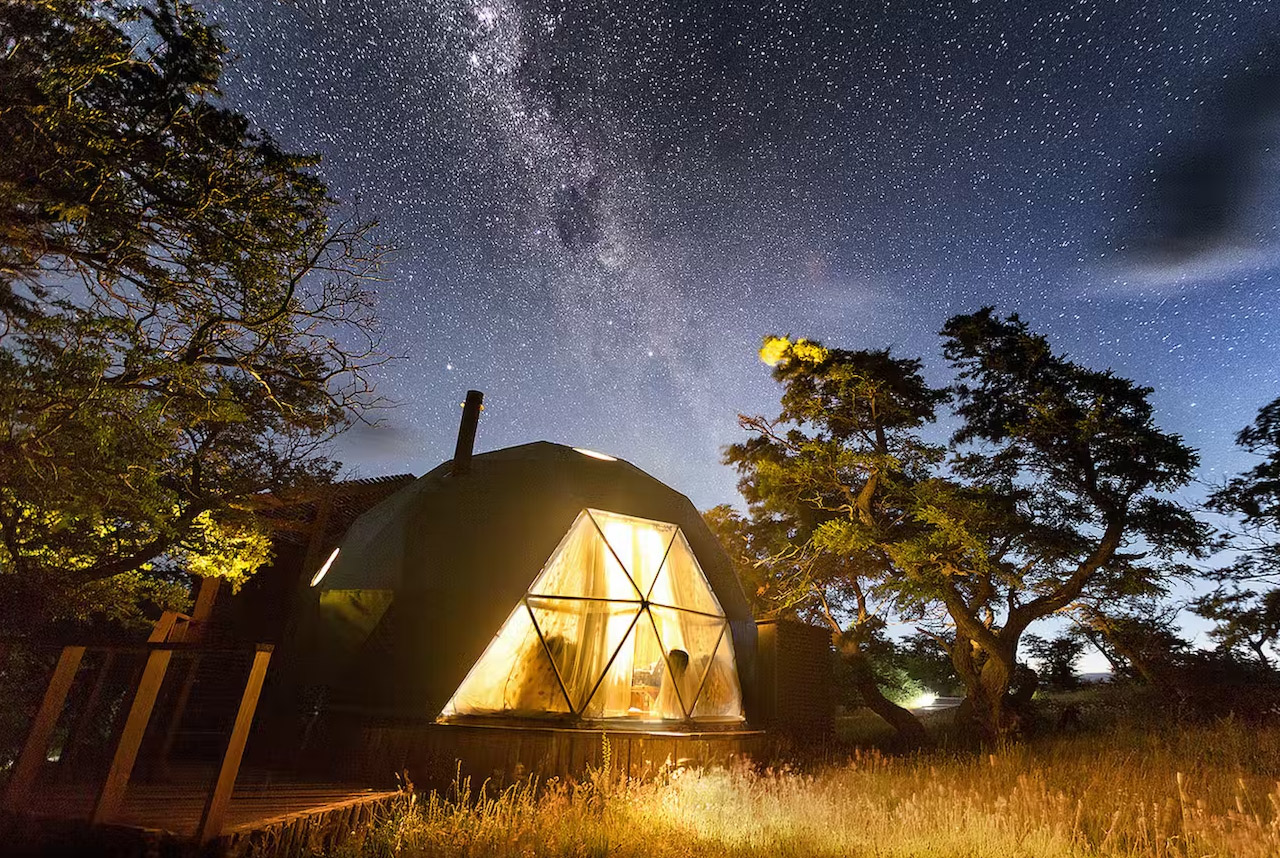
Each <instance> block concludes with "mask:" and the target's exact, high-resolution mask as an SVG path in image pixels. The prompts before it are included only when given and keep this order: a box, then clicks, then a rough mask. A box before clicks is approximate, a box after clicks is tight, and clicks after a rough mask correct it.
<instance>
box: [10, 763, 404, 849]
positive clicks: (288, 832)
mask: <svg viewBox="0 0 1280 858" xmlns="http://www.w3.org/2000/svg"><path fill="white" fill-rule="evenodd" d="M210 777H212V772H207V773H195V772H192V773H187V774H186V775H185V776H184V777H182V778H181V779H177V780H174V781H173V782H167V783H131V784H129V788H128V790H127V792H126V793H125V797H124V801H123V803H122V804H121V807H120V810H119V812H118V814H117V815H116V816H115V817H114V819H113V820H112V821H111V822H110V823H108V824H105V825H99V826H90V825H89V819H90V817H91V815H92V811H93V802H94V798H95V796H96V787H95V785H94V784H57V783H53V784H47V783H46V784H40V785H39V789H38V791H37V794H36V797H35V800H33V801H32V802H31V803H30V804H29V805H28V806H27V807H26V808H25V809H24V810H23V811H22V812H21V814H18V815H11V816H10V817H9V818H8V819H6V820H4V825H2V826H0V829H4V832H3V833H4V834H6V835H15V836H16V840H10V841H9V843H10V845H16V846H18V847H19V853H18V854H31V855H35V854H61V853H62V852H64V851H65V850H66V849H69V848H74V849H76V850H92V851H93V852H103V853H106V854H112V855H141V854H154V853H155V852H156V849H157V847H159V848H160V850H161V851H162V852H163V853H164V854H175V855H182V854H191V855H194V854H200V855H204V856H208V855H241V854H248V853H265V854H271V855H294V854H308V853H309V852H311V851H313V850H315V849H318V848H332V847H333V846H336V845H338V844H339V843H341V842H343V841H344V840H345V839H346V838H348V837H350V836H351V835H352V833H353V832H356V833H357V836H359V833H360V832H359V831H358V830H359V829H360V828H361V827H362V824H363V823H367V822H370V821H372V820H373V819H374V818H375V817H376V816H377V815H379V814H381V813H384V812H387V811H389V810H390V809H391V808H392V807H393V806H394V804H395V803H396V802H398V801H399V800H400V798H401V796H403V793H401V792H399V791H397V790H386V789H372V788H370V787H367V786H363V785H359V784H343V783H326V782H321V781H312V780H303V779H299V778H297V777H296V776H288V775H278V774H275V773H271V772H265V771H254V770H244V771H241V773H240V778H239V780H238V781H237V783H236V785H235V789H234V790H233V792H232V794H231V800H230V802H229V804H228V806H227V810H226V815H225V823H224V826H223V829H222V834H221V835H220V836H219V837H218V838H217V839H216V840H215V841H214V842H213V843H210V844H207V845H206V846H205V847H203V848H201V847H200V845H199V843H198V842H197V840H196V834H197V832H198V828H199V824H200V820H201V816H202V814H203V812H204V806H205V802H206V801H207V799H208V794H209V786H208V779H209V778H210ZM264 847H265V848H264Z"/></svg>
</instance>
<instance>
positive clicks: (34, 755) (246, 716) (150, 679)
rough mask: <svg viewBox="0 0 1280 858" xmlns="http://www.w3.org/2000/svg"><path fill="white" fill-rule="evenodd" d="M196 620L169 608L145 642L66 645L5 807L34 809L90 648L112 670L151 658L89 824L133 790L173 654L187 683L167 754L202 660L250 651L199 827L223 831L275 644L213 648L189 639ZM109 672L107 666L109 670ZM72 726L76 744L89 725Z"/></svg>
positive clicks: (91, 699)
mask: <svg viewBox="0 0 1280 858" xmlns="http://www.w3.org/2000/svg"><path fill="white" fill-rule="evenodd" d="M195 626H196V623H195V622H194V621H192V620H191V618H190V617H186V616H184V615H181V614H172V615H171V614H169V613H166V615H165V617H163V618H162V619H161V621H160V622H158V623H157V624H156V628H155V629H154V630H153V632H152V635H151V639H150V640H149V641H148V642H147V643H146V644H144V645H135V646H92V647H88V646H68V647H64V648H63V649H62V652H61V654H60V655H59V657H58V661H57V664H56V666H55V667H54V669H53V675H52V677H51V678H50V680H49V684H48V686H47V688H46V689H45V693H44V697H43V699H42V700H41V702H40V706H39V708H38V710H37V711H36V714H35V717H34V719H33V720H32V722H31V729H30V731H29V732H28V733H27V737H26V741H25V742H24V743H23V746H22V750H21V752H20V753H19V756H18V759H17V762H16V764H15V765H14V767H13V770H12V772H11V774H10V778H9V783H8V785H7V787H6V789H5V793H4V797H3V802H2V806H3V808H4V810H6V811H9V812H14V813H20V812H22V811H23V810H24V809H25V808H27V807H29V806H30V803H31V802H32V801H33V800H34V798H35V792H36V787H37V783H38V780H39V776H40V773H41V771H42V769H43V768H44V767H45V765H46V763H47V760H48V752H49V746H50V740H51V739H52V738H53V736H54V730H55V727H56V726H57V724H58V721H59V719H60V718H61V717H62V714H63V710H64V709H65V708H66V703H67V695H68V693H69V692H70V690H71V687H72V685H73V683H74V681H75V678H76V675H77V673H78V672H79V671H80V667H81V664H82V662H83V661H84V659H85V655H86V653H89V652H101V653H102V654H103V658H104V664H105V665H106V666H107V667H108V668H109V666H110V664H111V663H112V661H113V660H115V659H117V658H119V657H120V656H122V655H135V656H136V655H143V656H145V663H144V664H143V667H142V670H141V673H140V675H139V677H138V680H137V683H136V687H135V688H134V690H133V697H132V701H131V703H130V704H129V710H128V716H127V717H126V718H125V721H124V724H123V727H122V728H121V730H120V732H119V735H118V739H117V740H116V743H115V750H114V752H113V753H112V756H111V762H110V765H109V767H108V768H107V773H106V776H105V777H104V778H103V779H102V782H101V784H100V785H99V786H98V788H97V792H96V797H95V799H94V801H93V806H92V811H91V813H90V822H92V823H93V824H95V825H99V824H104V823H110V822H112V821H114V820H116V819H117V818H118V816H119V814H120V810H121V807H122V805H123V803H124V799H125V794H126V792H127V791H128V788H129V780H130V778H131V776H132V775H133V771H134V766H135V764H136V763H137V760H138V752H139V750H140V748H141V747H142V742H143V738H144V736H145V735H146V733H147V727H148V725H149V724H150V723H151V720H152V714H153V711H154V709H155V706H156V698H157V696H158V695H159V693H160V689H161V686H162V685H163V683H164V680H165V676H166V674H167V673H168V671H169V667H170V662H171V661H172V659H173V656H174V655H175V654H183V655H187V656H190V659H191V660H190V661H189V662H188V669H187V672H186V675H185V676H184V677H183V679H182V683H183V684H182V687H181V689H180V691H179V693H178V698H177V704H176V707H175V714H174V715H172V716H171V717H170V723H169V724H168V725H167V729H166V733H165V736H164V743H163V745H164V751H165V752H166V753H167V752H168V750H169V747H170V745H171V743H172V737H173V731H174V730H175V729H176V726H177V721H178V720H180V719H181V717H182V712H183V709H184V708H185V706H186V698H187V695H188V694H189V693H190V689H191V684H192V677H193V676H194V670H195V667H196V665H198V664H199V660H200V659H207V658H208V657H210V656H214V655H220V654H221V655H227V654H236V653H239V654H244V655H250V656H251V662H250V665H249V671H248V678H247V679H246V681H245V684H244V689H243V691H242V692H241V693H240V699H239V705H238V707H237V709H236V713H235V718H234V721H233V723H232V725H231V730H230V735H229V737H228V739H227V743H226V745H225V747H223V749H222V752H221V754H220V761H219V764H218V768H217V773H216V776H215V777H214V779H213V782H212V786H211V788H210V790H209V793H208V796H207V798H206V800H205V804H204V810H203V812H202V814H201V817H200V821H199V824H198V826H197V829H196V832H195V837H196V839H197V840H198V841H199V842H200V843H206V842H208V841H209V840H212V839H214V838H216V837H217V836H218V835H220V834H221V833H222V829H223V822H224V820H225V818H226V811H227V806H228V803H229V802H230V799H231V792H232V789H233V787H234V786H235V782H236V776H237V774H238V773H239V770H240V762H241V760H242V759H243V756H244V749H245V744H246V742H247V740H248V737H249V728H250V727H251V726H252V724H253V716H254V712H255V710H256V709H257V705H258V697H259V695H260V694H261V691H262V683H263V680H264V679H265V677H266V673H267V666H268V664H269V663H270V660H271V652H272V647H271V645H269V644H256V645H251V646H247V647H246V646H241V647H209V646H205V645H203V644H201V643H198V642H188V641H186V640H185V639H186V638H188V637H195V635H192V634H191V632H192V630H193V628H194V627H195ZM104 673H105V671H104ZM103 681H104V677H103V676H102V675H99V677H98V679H97V681H96V682H95V683H94V684H93V686H92V688H91V690H90V692H89V696H88V701H87V703H86V705H84V706H82V707H81V713H80V718H79V722H83V721H85V720H86V719H88V718H90V717H91V716H92V711H93V706H94V703H95V702H96V698H97V695H98V694H99V693H100V691H101V688H102V683H103ZM79 722H78V723H77V724H76V725H75V726H74V727H73V728H72V733H73V741H71V742H69V744H68V747H69V748H74V747H75V742H74V733H75V732H77V731H79V730H81V729H82V728H83V726H84V725H83V723H79Z"/></svg>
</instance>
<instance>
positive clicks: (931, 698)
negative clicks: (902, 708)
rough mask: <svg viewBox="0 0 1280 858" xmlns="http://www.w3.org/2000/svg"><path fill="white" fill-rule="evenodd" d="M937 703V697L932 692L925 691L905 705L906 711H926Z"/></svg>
mask: <svg viewBox="0 0 1280 858" xmlns="http://www.w3.org/2000/svg"><path fill="white" fill-rule="evenodd" d="M937 702H938V695H936V694H934V693H933V692H932V691H926V692H924V693H923V694H917V695H916V696H915V697H914V698H912V700H911V702H910V703H908V704H907V708H908V709H928V708H929V707H930V706H932V705H933V704H935V703H937Z"/></svg>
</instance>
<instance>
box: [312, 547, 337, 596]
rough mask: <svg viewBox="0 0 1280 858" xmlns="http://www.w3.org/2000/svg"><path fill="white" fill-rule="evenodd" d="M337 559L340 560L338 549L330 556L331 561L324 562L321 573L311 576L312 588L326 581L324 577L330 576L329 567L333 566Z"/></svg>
mask: <svg viewBox="0 0 1280 858" xmlns="http://www.w3.org/2000/svg"><path fill="white" fill-rule="evenodd" d="M337 559H338V549H337V548H335V549H333V553H332V554H330V555H329V559H328V560H326V561H325V562H324V565H323V566H321V567H320V571H319V572H317V573H316V574H314V575H312V576H311V586H312V587H314V586H315V585H317V584H319V583H320V582H321V581H322V580H324V576H325V575H327V574H329V567H330V566H332V565H333V561H335V560H337Z"/></svg>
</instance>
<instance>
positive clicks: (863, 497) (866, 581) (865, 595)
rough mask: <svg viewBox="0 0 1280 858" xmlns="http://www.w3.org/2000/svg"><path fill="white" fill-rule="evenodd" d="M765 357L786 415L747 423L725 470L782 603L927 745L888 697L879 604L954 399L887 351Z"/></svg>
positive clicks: (861, 688) (893, 721)
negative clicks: (819, 628) (936, 421)
mask: <svg viewBox="0 0 1280 858" xmlns="http://www.w3.org/2000/svg"><path fill="white" fill-rule="evenodd" d="M761 357H762V358H764V359H765V360H766V362H769V363H772V364H773V367H774V369H773V376H774V379H775V380H777V381H778V382H780V383H781V384H782V385H783V393H782V401H781V405H782V411H781V414H780V415H779V416H778V418H776V419H774V420H767V419H765V418H763V417H747V416H743V417H741V418H740V422H741V424H742V426H743V427H744V428H745V429H747V430H749V431H751V432H752V433H753V435H754V437H753V438H751V439H750V440H748V441H746V442H744V443H741V444H735V445H733V446H731V447H729V448H727V450H726V453H725V461H726V462H727V463H728V464H731V465H734V466H735V467H736V468H737V469H738V472H739V474H740V475H741V479H740V481H739V484H738V486H739V490H740V491H741V492H742V494H743V497H744V498H745V499H746V501H747V504H748V508H749V510H750V512H751V519H752V522H753V525H754V526H755V527H756V528H757V530H758V531H759V530H763V531H764V532H766V533H768V534H771V535H772V544H771V545H770V546H769V554H770V558H771V561H770V565H771V566H772V567H773V568H774V570H775V573H774V577H775V579H776V580H777V584H778V591H779V593H780V594H781V596H782V597H783V598H787V599H789V600H791V601H792V602H795V603H797V604H800V605H802V606H805V607H807V608H808V609H809V610H811V611H812V612H813V613H814V614H816V615H817V616H818V617H820V618H821V619H822V621H824V622H825V623H826V624H827V625H828V626H829V627H830V628H831V630H832V634H833V638H834V640H835V643H836V647H837V650H838V651H839V652H840V653H841V655H842V656H843V658H844V659H845V660H846V662H847V663H848V664H849V667H850V670H851V674H852V681H853V683H854V685H855V686H856V687H857V690H858V692H859V695H860V696H861V698H862V700H863V702H864V703H865V704H866V705H867V707H868V708H870V709H871V710H872V711H874V712H875V713H876V714H877V715H879V716H881V717H882V718H884V719H885V720H886V721H887V722H888V723H889V724H890V725H891V726H892V727H893V728H894V729H895V730H896V731H897V733H898V734H899V736H901V737H902V738H903V739H904V740H905V741H908V742H911V743H914V744H922V743H924V742H925V741H926V736H925V733H924V729H923V727H921V725H920V723H919V721H917V720H916V718H915V717H914V716H913V715H912V714H911V713H910V712H909V711H907V710H906V709H905V708H903V707H902V706H899V705H898V704H897V703H895V702H893V700H892V699H890V697H889V695H887V694H886V693H885V690H886V689H885V688H884V687H883V682H882V680H883V671H884V669H885V665H884V664H883V662H884V656H885V655H886V654H887V650H888V649H889V643H888V641H887V640H886V639H885V636H884V631H885V628H886V625H887V624H886V619H885V617H886V613H887V610H888V609H889V608H890V607H891V605H890V603H889V602H887V601H885V600H884V599H882V598H881V596H882V594H884V593H886V592H887V590H886V587H885V585H886V583H887V582H886V579H887V577H888V576H889V575H890V574H891V573H892V571H893V561H892V558H891V556H890V555H891V548H890V547H891V546H893V545H894V544H896V543H900V542H904V541H906V540H909V539H911V538H912V536H913V534H916V533H918V532H919V530H920V529H921V524H920V522H918V521H917V520H915V519H914V518H913V517H912V516H911V515H910V514H909V513H908V505H909V504H910V503H912V502H913V491H914V488H915V485H916V484H917V483H918V482H920V481H922V480H925V479H927V475H928V474H929V472H930V470H931V469H932V468H933V467H934V466H935V465H936V463H937V462H938V460H939V459H940V457H941V451H940V450H938V448H936V447H934V446H931V445H929V444H926V443H924V442H923V441H922V440H921V438H920V434H919V429H920V427H921V426H923V425H924V424H925V423H928V422H930V421H932V420H933V418H934V409H935V407H936V406H937V405H938V404H939V403H940V402H941V401H942V400H943V399H944V398H945V393H943V392H942V391H937V390H933V389H932V388H930V387H929V386H928V385H927V384H926V383H925V382H924V379H923V377H922V376H921V374H920V362H919V361H916V360H903V359H898V358H894V357H892V356H891V355H890V354H889V353H888V352H887V351H875V352H868V351H859V352H853V351H844V350H838V349H827V348H825V347H823V346H821V345H820V344H818V343H812V342H808V341H806V340H799V341H796V342H791V341H789V340H787V339H785V338H779V337H769V338H766V339H765V343H764V347H763V348H762V350H761ZM778 570H781V571H778ZM877 656H879V660H880V662H881V663H880V664H879V665H878V664H877Z"/></svg>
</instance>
